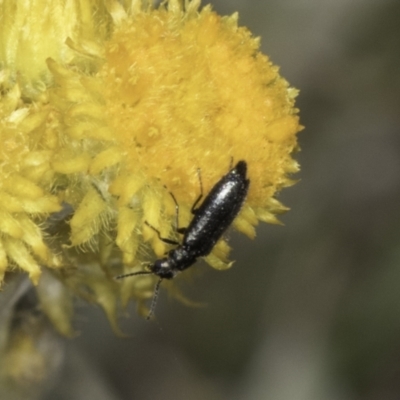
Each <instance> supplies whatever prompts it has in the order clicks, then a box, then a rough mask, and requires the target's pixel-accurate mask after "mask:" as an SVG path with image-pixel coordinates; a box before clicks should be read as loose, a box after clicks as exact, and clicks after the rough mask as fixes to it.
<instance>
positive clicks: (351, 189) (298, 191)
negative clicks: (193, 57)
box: [46, 0, 400, 400]
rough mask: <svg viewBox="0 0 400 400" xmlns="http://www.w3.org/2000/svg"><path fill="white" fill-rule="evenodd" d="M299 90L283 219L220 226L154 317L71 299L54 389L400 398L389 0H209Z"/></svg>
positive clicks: (394, 6)
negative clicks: (107, 313) (72, 319)
mask: <svg viewBox="0 0 400 400" xmlns="http://www.w3.org/2000/svg"><path fill="white" fill-rule="evenodd" d="M213 5H214V9H215V10H217V11H218V12H219V13H220V14H232V13H233V12H235V11H239V16H240V19H239V23H240V25H245V26H247V27H249V28H250V30H251V31H252V32H253V33H254V34H255V35H256V36H261V37H262V50H263V52H264V53H266V54H268V55H269V56H270V57H271V59H272V61H273V62H274V63H275V64H277V65H280V66H281V73H282V75H283V76H284V77H285V78H286V79H287V80H288V81H289V82H290V83H291V85H292V86H294V87H297V88H299V89H300V90H301V93H300V97H299V98H298V102H297V105H298V107H299V108H300V110H301V114H300V115H301V121H302V123H303V125H305V126H306V129H305V130H304V131H303V132H301V134H300V136H299V140H300V145H301V148H302V151H301V153H299V154H298V156H297V158H298V160H299V162H300V164H301V166H302V171H301V173H300V174H299V175H298V176H297V178H299V179H301V181H300V182H299V183H298V184H297V185H296V186H294V187H292V188H289V189H286V190H284V191H283V192H282V193H281V196H280V197H279V198H280V200H281V201H282V202H283V203H284V204H286V205H287V206H289V207H291V209H292V210H291V211H290V212H289V213H288V214H286V215H284V216H283V218H282V220H283V222H284V223H285V227H281V226H272V225H271V226H268V225H265V224H264V225H260V226H259V227H258V229H257V238H256V239H255V240H254V241H251V240H249V239H247V238H246V237H244V236H242V235H238V234H236V233H233V234H231V244H232V246H233V248H234V251H233V254H232V258H233V259H236V263H235V265H234V267H233V269H231V270H230V271H228V272H217V271H214V270H212V269H210V268H208V267H207V266H205V265H204V264H201V265H199V266H197V267H195V268H196V270H198V274H197V275H198V276H196V277H195V278H194V279H193V281H192V282H189V283H188V285H187V286H186V287H184V290H185V291H186V294H187V295H188V296H189V297H190V298H191V299H193V300H196V301H202V302H206V303H207V306H206V307H203V308H189V307H186V306H184V305H182V304H180V303H178V302H176V301H169V299H168V298H167V296H166V294H165V293H163V294H162V295H161V298H160V299H159V302H158V305H157V310H156V312H157V321H156V322H154V323H146V322H145V321H144V320H142V319H140V318H138V317H137V316H135V312H134V308H133V307H132V309H131V310H130V314H131V315H130V317H129V318H127V319H123V320H121V325H122V327H123V330H124V331H125V332H126V333H129V334H130V337H129V338H118V337H116V336H115V335H114V334H113V332H112V331H111V328H110V326H109V324H108V322H107V321H106V318H105V317H104V315H103V314H102V312H101V311H100V310H98V309H93V308H91V307H89V306H84V305H81V306H78V308H77V310H76V323H75V325H76V327H77V328H78V329H79V331H80V336H79V337H77V338H76V339H73V340H72V341H67V342H66V343H65V346H66V353H65V354H66V358H65V363H64V367H63V368H62V369H61V370H60V373H59V375H58V377H54V379H53V380H52V383H53V389H52V390H51V392H50V393H49V394H48V396H47V397H46V399H48V400H50V399H51V400H52V399H54V398H57V399H58V400H67V399H68V400H70V399H73V400H81V399H85V400H92V399H96V400H128V399H140V400H142V399H143V400H147V399H151V400H159V399H174V400H181V399H186V400H200V399H207V400H219V399H227V398H229V399H234V400H235V399H246V400H259V399H271V400H292V399H293V400H303V399H304V400H314V399H315V400H317V399H318V400H321V399H322V400H325V399H326V400H335V399H340V400H358V399H363V400H364V399H365V400H373V399H376V400H378V399H386V400H391V399H398V398H400V290H399V288H400V242H399V236H400V230H399V224H398V220H399V214H400V209H399V205H400V157H399V156H400V136H399V133H400V127H399V122H400V113H399V107H400V2H399V1H382V0H375V1H373V0H370V1H368V0H335V1H333V0H319V1H318V0H308V1H306V0H303V1H301V0H299V1H294V0H292V1H290V0H285V1H283V0H269V1H260V0H247V1H245V0H231V1H227V0H226V1H223V0H215V1H214V2H213Z"/></svg>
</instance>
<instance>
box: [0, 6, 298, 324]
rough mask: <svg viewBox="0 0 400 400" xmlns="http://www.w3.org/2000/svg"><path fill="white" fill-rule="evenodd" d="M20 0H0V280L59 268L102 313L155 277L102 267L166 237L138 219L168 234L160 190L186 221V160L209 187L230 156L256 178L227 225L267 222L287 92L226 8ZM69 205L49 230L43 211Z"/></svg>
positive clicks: (279, 178)
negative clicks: (223, 12) (117, 278)
mask: <svg viewBox="0 0 400 400" xmlns="http://www.w3.org/2000/svg"><path fill="white" fill-rule="evenodd" d="M23 3H24V4H23V5H22V3H21V4H20V3H15V2H14V1H11V0H4V1H3V2H2V4H1V5H0V13H2V17H3V19H2V20H3V21H4V24H3V26H2V27H0V67H1V69H0V95H1V100H0V146H1V147H0V282H1V280H2V279H3V274H4V272H5V271H7V270H9V269H13V268H14V267H18V268H21V269H22V270H24V271H26V272H28V273H29V274H30V277H31V278H32V280H33V282H34V283H37V282H38V279H39V276H40V271H41V269H42V268H44V267H51V268H55V271H59V272H57V274H56V276H57V279H59V280H60V281H62V282H63V283H64V284H65V285H66V286H67V287H69V288H70V289H71V290H72V291H73V292H74V293H77V294H79V295H82V296H84V297H85V296H86V298H88V299H89V300H91V301H95V302H97V303H99V304H101V305H102V307H103V308H104V309H105V310H106V312H107V314H108V315H109V317H110V318H113V317H114V315H115V309H116V303H117V299H118V298H119V299H122V301H123V302H124V303H126V302H127V300H128V299H129V298H130V297H132V296H133V297H135V298H137V299H139V300H140V299H146V298H148V297H149V296H150V295H151V290H152V284H153V278H152V277H151V276H145V277H141V278H140V279H131V280H125V281H124V282H123V283H122V284H121V285H118V284H116V283H115V282H114V281H113V279H112V277H113V276H114V275H116V274H117V273H121V272H127V271H131V270H132V269H134V268H137V269H139V268H141V267H140V266H141V262H143V261H146V260H147V261H148V260H151V259H154V257H158V256H161V255H162V254H163V253H164V252H165V251H166V250H167V249H166V246H165V243H163V242H162V241H160V240H159V239H158V238H157V235H156V234H155V232H154V231H153V230H151V229H149V228H148V227H147V226H146V225H145V224H144V221H148V222H149V223H150V224H151V225H153V226H155V227H157V228H158V229H159V230H160V231H161V232H162V234H163V236H166V237H171V238H173V237H174V236H176V233H175V231H174V213H175V208H174V203H173V201H172V199H171V196H170V195H169V191H171V192H173V193H174V195H175V196H176V198H177V199H178V202H179V206H180V218H181V219H180V225H181V226H185V225H187V223H188V221H189V220H190V218H191V217H190V208H191V205H192V204H193V202H194V200H195V199H196V198H197V196H198V194H199V183H198V177H197V174H196V171H197V169H199V168H200V170H201V175H202V181H203V185H204V191H205V192H207V191H209V190H210V188H211V187H212V185H213V184H214V183H215V182H217V181H218V180H219V179H220V177H221V176H222V175H223V174H225V173H226V172H227V170H228V169H229V165H230V164H231V162H232V160H234V161H238V160H246V162H247V164H248V169H249V178H250V180H251V185H250V191H249V196H248V199H247V201H246V203H245V206H244V207H243V210H242V211H241V213H240V214H239V216H238V217H237V219H236V220H235V222H234V225H235V227H236V228H237V229H238V230H240V231H242V232H243V233H245V234H247V235H248V236H250V237H253V236H254V234H255V233H254V226H255V225H256V224H257V222H258V220H262V221H265V222H270V223H276V222H277V219H276V216H275V215H276V214H278V213H280V212H283V211H284V210H285V207H284V206H283V205H281V204H280V203H279V202H278V201H277V200H276V199H275V197H274V196H275V195H276V193H277V192H278V191H279V190H280V189H281V188H283V187H285V186H288V185H290V184H292V181H291V180H290V177H289V176H290V174H292V173H294V172H296V171H297V170H298V166H297V163H296V161H294V160H293V159H292V157H291V154H292V153H293V151H294V150H295V149H296V146H297V144H296V143H297V142H296V133H297V132H298V131H299V130H300V126H299V123H298V116H297V110H296V109H295V108H294V99H295V97H296V94H297V92H296V90H295V89H292V88H290V87H289V86H288V83H287V82H286V81H285V80H284V79H283V78H281V77H280V76H279V74H278V68H277V67H276V66H274V65H273V64H272V63H271V62H270V61H269V59H268V57H267V56H265V55H263V54H261V53H260V52H259V40H258V39H257V38H254V37H252V35H251V33H250V32H249V31H248V30H247V29H246V28H243V27H238V24H237V15H236V14H234V15H232V16H230V17H221V16H219V15H217V14H216V13H215V12H213V11H212V10H211V8H210V7H209V6H207V7H204V8H202V9H201V8H200V4H199V3H200V2H199V1H197V0H193V1H185V6H183V5H182V2H180V1H178V0H170V1H168V2H166V3H164V4H163V5H161V6H159V7H158V8H153V7H152V6H150V5H149V4H148V3H147V2H146V1H139V0H133V1H131V2H129V4H123V5H121V4H120V3H119V2H117V1H113V0H110V1H101V0H91V1H90V2H88V1H83V0H81V1H79V0H70V1H59V2H58V1H57V2H51V6H50V3H49V2H46V1H44V0H30V1H27V2H23ZM127 3H128V2H127ZM10 10H11V11H10ZM6 13H7V14H6ZM13 13H14V14H13ZM6 15H7V17H6ZM21 30H24V31H25V32H29V35H24V34H22V33H21ZM39 38H40V39H39ZM66 208H69V209H70V210H71V212H70V213H69V214H68V213H66V214H67V215H68V219H67V217H66V218H65V219H67V222H68V223H67V224H65V226H67V228H65V226H64V228H62V229H61V228H60V231H59V232H58V231H56V232H55V233H54V232H53V231H54V223H52V222H51V219H49V216H50V215H52V214H53V213H57V212H59V211H60V210H62V209H63V210H64V211H65V209H66ZM56 215H57V214H56ZM50 232H51V234H50ZM150 248H151V249H152V251H153V252H154V254H153V255H151V254H150V253H149V250H150ZM228 251H229V247H228V246H227V244H226V242H224V241H221V242H220V243H218V244H217V246H216V247H215V250H214V251H213V253H212V254H211V255H210V256H209V257H207V262H208V263H209V264H210V265H212V266H214V267H215V268H219V269H224V268H227V267H228V266H229V265H230V263H229V262H228V261H227V254H228ZM121 266H122V267H121ZM74 271H76V273H74ZM88 288H89V290H88Z"/></svg>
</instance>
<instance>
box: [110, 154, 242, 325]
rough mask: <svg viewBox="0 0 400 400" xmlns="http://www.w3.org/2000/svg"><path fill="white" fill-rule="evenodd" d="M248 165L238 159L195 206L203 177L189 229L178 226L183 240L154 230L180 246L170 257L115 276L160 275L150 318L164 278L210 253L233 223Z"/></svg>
mask: <svg viewBox="0 0 400 400" xmlns="http://www.w3.org/2000/svg"><path fill="white" fill-rule="evenodd" d="M246 173H247V164H246V162H245V161H239V162H238V163H237V164H236V166H235V167H234V168H232V169H231V170H230V171H229V172H228V173H227V174H226V175H224V176H223V177H222V178H221V179H220V180H219V181H218V182H217V183H216V184H215V185H214V187H213V188H212V189H211V191H210V193H209V194H208V195H207V196H206V198H205V199H204V201H203V202H202V204H201V205H200V206H199V207H198V208H196V206H197V204H198V203H199V202H200V200H201V199H202V197H203V187H202V184H201V179H200V188H201V193H200V196H199V197H198V198H197V200H196V201H195V203H194V204H193V207H192V210H191V211H192V213H193V215H194V217H193V219H192V221H191V222H190V224H189V226H188V227H187V228H178V229H177V231H178V233H181V234H183V239H182V242H181V243H178V242H176V241H174V240H171V239H166V238H163V237H161V235H160V232H159V231H158V230H157V229H156V228H154V227H153V226H151V225H150V224H149V223H147V222H146V224H147V225H148V226H149V227H150V228H152V229H154V230H155V231H156V233H157V235H158V237H159V239H160V240H162V241H163V242H165V243H168V244H174V245H176V246H177V247H175V248H174V249H172V250H170V251H169V252H168V253H167V256H166V257H164V258H161V259H158V260H156V261H155V262H154V263H153V264H150V265H149V266H148V269H149V270H148V271H139V272H132V273H129V274H124V275H119V276H117V277H116V279H122V278H126V277H128V276H133V275H148V274H154V275H157V276H158V277H159V278H160V279H159V281H158V282H157V284H156V287H155V289H154V296H153V300H152V304H151V307H150V312H149V315H148V316H147V319H150V317H151V316H152V314H153V312H154V308H155V304H156V301H157V296H158V291H159V287H160V284H161V282H162V280H163V279H172V278H174V277H175V276H176V275H177V274H178V273H179V272H182V271H184V270H185V269H186V268H189V267H190V266H191V265H193V264H194V263H195V262H196V260H197V259H198V258H199V257H205V256H207V255H208V254H210V253H211V251H212V249H213V247H214V246H215V244H216V243H217V241H218V240H219V239H220V238H221V236H222V235H223V233H224V232H225V231H226V230H227V229H228V227H229V226H230V225H231V224H232V222H233V220H234V219H235V217H236V216H237V215H238V213H239V211H240V209H241V207H242V205H243V203H244V201H245V199H246V196H247V192H248V189H249V184H250V180H249V179H247V177H246ZM171 196H172V198H173V200H174V202H175V205H176V220H177V222H178V212H179V207H178V203H177V201H176V199H175V196H174V195H173V194H172V193H171Z"/></svg>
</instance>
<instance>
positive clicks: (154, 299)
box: [146, 278, 163, 321]
mask: <svg viewBox="0 0 400 400" xmlns="http://www.w3.org/2000/svg"><path fill="white" fill-rule="evenodd" d="M162 280H163V278H160V279H159V280H158V282H157V283H156V286H155V288H154V294H153V299H152V300H151V305H150V311H149V314H148V315H147V317H146V320H147V321H148V320H149V319H150V318H151V317H152V316H153V314H154V310H155V308H156V304H157V298H158V293H159V292H160V285H161V282H162Z"/></svg>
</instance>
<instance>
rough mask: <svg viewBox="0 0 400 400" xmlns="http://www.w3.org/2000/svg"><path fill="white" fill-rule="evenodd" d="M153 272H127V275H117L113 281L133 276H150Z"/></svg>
mask: <svg viewBox="0 0 400 400" xmlns="http://www.w3.org/2000/svg"><path fill="white" fill-rule="evenodd" d="M152 273H153V272H151V271H139V272H129V273H128V274H122V275H117V276H116V277H115V278H114V279H124V278H127V277H128V276H135V275H151V274H152Z"/></svg>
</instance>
